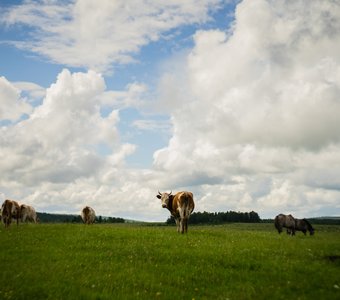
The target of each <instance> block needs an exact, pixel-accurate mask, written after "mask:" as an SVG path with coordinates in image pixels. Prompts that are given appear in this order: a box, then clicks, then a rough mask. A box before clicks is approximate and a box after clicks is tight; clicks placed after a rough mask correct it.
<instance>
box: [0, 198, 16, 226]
mask: <svg viewBox="0 0 340 300" xmlns="http://www.w3.org/2000/svg"><path fill="white" fill-rule="evenodd" d="M12 218H13V219H16V220H17V225H19V219H20V206H19V204H18V202H16V201H14V200H8V199H7V200H5V201H4V203H2V207H1V219H2V222H3V223H4V224H5V227H6V228H7V227H9V225H10V224H11V222H12Z"/></svg>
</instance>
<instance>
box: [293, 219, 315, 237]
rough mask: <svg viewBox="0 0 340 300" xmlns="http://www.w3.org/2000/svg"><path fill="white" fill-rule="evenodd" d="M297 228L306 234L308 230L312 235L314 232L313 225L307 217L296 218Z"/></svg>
mask: <svg viewBox="0 0 340 300" xmlns="http://www.w3.org/2000/svg"><path fill="white" fill-rule="evenodd" d="M295 230H298V231H302V232H303V233H304V234H305V235H306V232H307V230H308V231H309V234H310V235H313V234H314V228H313V226H312V225H311V224H310V223H309V222H308V220H306V219H295Z"/></svg>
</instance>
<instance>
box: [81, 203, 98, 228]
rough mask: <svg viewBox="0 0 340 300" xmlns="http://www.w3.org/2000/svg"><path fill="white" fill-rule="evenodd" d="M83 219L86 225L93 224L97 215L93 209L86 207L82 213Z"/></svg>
mask: <svg viewBox="0 0 340 300" xmlns="http://www.w3.org/2000/svg"><path fill="white" fill-rule="evenodd" d="M81 218H82V219H83V221H84V223H85V224H88V225H89V224H93V223H94V221H95V219H96V213H95V212H94V209H93V208H91V207H89V206H85V207H84V208H83V210H82V211H81Z"/></svg>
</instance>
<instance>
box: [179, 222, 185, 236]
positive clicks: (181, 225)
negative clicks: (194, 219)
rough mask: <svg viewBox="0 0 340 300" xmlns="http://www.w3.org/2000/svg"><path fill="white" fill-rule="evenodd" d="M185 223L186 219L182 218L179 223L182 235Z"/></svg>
mask: <svg viewBox="0 0 340 300" xmlns="http://www.w3.org/2000/svg"><path fill="white" fill-rule="evenodd" d="M184 222H185V219H184V218H181V219H180V221H179V223H180V227H181V233H184Z"/></svg>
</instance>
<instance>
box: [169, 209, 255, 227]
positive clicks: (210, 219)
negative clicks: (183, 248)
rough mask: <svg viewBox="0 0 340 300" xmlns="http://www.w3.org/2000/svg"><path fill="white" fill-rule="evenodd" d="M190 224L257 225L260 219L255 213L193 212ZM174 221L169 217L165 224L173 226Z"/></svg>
mask: <svg viewBox="0 0 340 300" xmlns="http://www.w3.org/2000/svg"><path fill="white" fill-rule="evenodd" d="M189 222H190V224H215V225H218V224H223V223H235V222H239V223H259V222H261V219H260V217H259V215H258V213H257V212H255V211H251V212H236V211H227V212H214V213H211V212H206V211H204V212H194V213H192V214H191V215H190V220H189ZM174 223H175V219H174V218H173V217H172V216H171V217H169V218H168V219H167V221H166V224H169V225H170V224H174Z"/></svg>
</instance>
